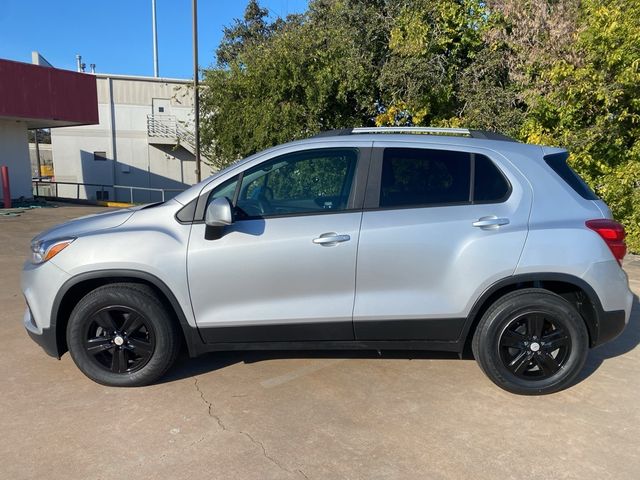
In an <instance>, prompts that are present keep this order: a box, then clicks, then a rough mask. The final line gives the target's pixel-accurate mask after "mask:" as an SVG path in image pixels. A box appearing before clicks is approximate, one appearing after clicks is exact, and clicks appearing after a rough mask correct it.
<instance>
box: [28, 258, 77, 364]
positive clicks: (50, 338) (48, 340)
mask: <svg viewBox="0 0 640 480" xmlns="http://www.w3.org/2000/svg"><path fill="white" fill-rule="evenodd" d="M69 278H70V276H69V274H67V273H66V272H64V271H63V270H61V269H60V268H58V267H57V266H56V265H55V264H54V263H53V262H52V261H51V260H50V261H48V262H45V263H43V264H40V265H33V264H32V263H31V262H29V261H27V262H25V264H24V267H23V269H22V293H23V294H24V298H25V300H26V302H27V309H26V311H25V313H24V317H23V323H24V327H25V328H26V330H27V332H28V333H29V336H30V337H31V338H32V339H33V340H34V341H35V342H36V343H37V344H38V345H40V346H41V347H42V348H43V349H44V351H45V352H47V353H48V354H49V355H51V356H52V357H56V358H60V355H61V352H60V351H59V348H58V341H57V340H58V339H57V332H56V327H55V324H53V323H54V322H55V321H53V322H52V318H51V312H52V310H53V304H54V301H55V298H56V294H57V293H58V291H59V290H60V288H61V287H62V285H63V284H64V282H66V281H67V280H68V279H69ZM63 335H64V333H63Z"/></svg>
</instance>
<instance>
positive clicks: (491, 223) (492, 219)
mask: <svg viewBox="0 0 640 480" xmlns="http://www.w3.org/2000/svg"><path fill="white" fill-rule="evenodd" d="M508 223H509V219H508V218H498V217H496V216H495V215H489V216H488V217H480V218H479V219H478V220H476V221H475V222H473V223H472V225H473V226H474V227H480V228H482V229H484V230H494V229H496V228H498V227H500V226H501V225H507V224H508Z"/></svg>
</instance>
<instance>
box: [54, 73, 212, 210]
mask: <svg viewBox="0 0 640 480" xmlns="http://www.w3.org/2000/svg"><path fill="white" fill-rule="evenodd" d="M96 77H97V90H98V112H99V119H100V123H99V124H98V125H88V126H81V127H65V128H56V129H52V131H51V144H52V148H53V159H54V160H53V161H54V170H55V179H56V180H57V181H61V182H74V183H76V182H77V183H88V184H100V185H121V186H123V187H126V186H135V187H148V188H159V189H173V190H185V189H186V188H188V187H190V186H191V185H193V184H194V183H196V174H195V170H196V165H195V158H194V156H193V154H192V153H191V152H190V151H189V150H187V149H186V148H184V147H182V146H178V147H176V146H175V145H173V144H170V143H166V144H158V143H156V142H154V141H153V140H152V139H151V140H150V138H149V137H148V135H147V117H148V115H151V114H153V113H154V102H155V105H156V111H155V113H156V114H160V115H169V116H172V117H175V119H176V121H177V122H179V123H180V124H181V125H183V126H184V127H185V128H187V129H190V130H191V131H192V130H193V104H192V95H191V89H190V85H189V81H187V80H168V79H157V78H153V77H121V76H108V75H96ZM158 105H162V106H163V110H164V111H163V112H161V113H160V112H158ZM210 174H211V170H210V169H209V168H208V167H207V166H206V164H205V163H204V162H203V164H202V178H206V177H207V176H209V175H210ZM102 190H106V191H107V192H108V194H107V195H108V196H109V197H108V198H109V199H110V200H120V201H131V192H130V191H129V189H126V188H117V189H115V190H114V189H105V188H104V187H97V186H86V187H83V188H81V197H83V198H88V199H96V198H97V197H102V194H101V193H98V192H101V191H102ZM75 192H76V187H72V186H68V187H64V186H60V187H59V194H60V195H63V194H66V195H73V196H75ZM175 194H177V191H175V192H169V191H168V192H166V196H167V198H170V197H172V196H174V195H175ZM160 199H161V194H160V193H158V192H135V193H134V198H133V201H134V202H149V201H158V200H160Z"/></svg>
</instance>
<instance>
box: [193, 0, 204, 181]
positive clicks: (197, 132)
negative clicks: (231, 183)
mask: <svg viewBox="0 0 640 480" xmlns="http://www.w3.org/2000/svg"><path fill="white" fill-rule="evenodd" d="M192 4H193V110H194V124H195V143H196V144H195V157H196V181H197V182H198V183H200V180H202V173H201V172H200V93H199V91H198V75H199V71H198V70H199V69H198V0H192Z"/></svg>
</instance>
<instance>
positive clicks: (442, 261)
mask: <svg viewBox="0 0 640 480" xmlns="http://www.w3.org/2000/svg"><path fill="white" fill-rule="evenodd" d="M417 133H420V134H417ZM567 156H568V154H567V152H566V151H565V150H562V149H558V148H550V147H544V146H537V145H527V144H522V143H518V142H515V141H510V139H508V138H506V137H503V136H501V135H498V134H490V133H487V132H481V131H474V130H465V129H434V128H422V129H421V128H411V129H403V128H391V129H380V128H355V129H350V130H343V131H335V132H328V133H325V134H321V135H319V136H316V137H313V138H309V139H306V140H303V141H297V142H293V143H288V144H285V145H280V146H278V147H275V148H271V149H269V150H266V151H264V152H261V153H258V154H256V155H253V156H251V157H249V158H246V159H244V160H242V161H239V162H237V163H236V164H234V165H232V166H230V167H229V168H227V169H225V170H223V171H220V172H218V173H217V174H215V175H214V176H212V177H210V178H208V179H207V180H205V181H203V182H202V183H200V184H198V185H195V186H194V187H192V188H190V189H189V190H187V191H185V192H183V193H181V194H180V195H178V196H177V197H176V198H174V199H173V200H170V201H167V202H165V203H160V204H152V205H146V206H142V207H136V208H130V209H126V210H119V211H112V212H108V213H104V214H101V215H94V216H90V217H85V218H81V219H77V220H73V221H71V222H69V223H66V224H63V225H60V226H58V227H55V228H53V229H51V230H49V231H47V232H45V233H43V234H41V235H39V236H38V237H36V238H35V239H34V240H33V243H32V246H31V248H32V252H33V254H32V259H31V260H30V261H28V262H27V263H26V264H25V266H24V272H23V291H24V296H25V298H26V301H27V304H28V308H27V310H26V312H25V315H24V324H25V327H26V329H27V331H28V332H29V334H30V335H31V336H32V338H33V339H35V340H36V341H37V342H38V343H39V344H40V345H41V346H42V347H43V348H44V350H45V351H46V352H47V353H49V354H50V355H52V356H54V357H60V356H61V355H62V354H63V353H64V352H65V351H67V350H69V351H70V353H71V356H72V358H73V360H74V362H75V363H76V365H77V366H78V368H80V370H82V372H84V373H85V374H86V375H87V376H88V377H90V378H91V379H93V380H95V381H96V382H99V383H102V384H105V385H114V386H137V385H143V384H148V383H150V382H153V381H155V380H157V379H158V378H159V377H160V376H162V375H163V374H164V373H165V372H166V371H167V369H168V368H169V367H170V366H171V365H172V364H173V362H174V360H175V358H176V356H177V354H178V351H179V349H180V346H181V344H182V343H185V344H186V347H187V349H188V351H189V353H190V355H191V356H196V355H199V354H201V353H204V352H210V351H221V350H241V349H264V350H267V349H274V350H275V349H278V350H280V349H375V350H381V349H415V350H418V349H419V350H444V351H450V352H458V353H460V354H462V353H463V352H465V351H468V350H471V351H472V352H473V354H474V356H475V358H476V359H477V361H478V363H479V364H480V367H481V368H482V370H483V371H484V372H485V373H486V374H487V376H488V377H489V378H490V379H491V380H492V381H493V382H495V383H496V384H497V385H499V386H500V387H502V388H504V389H506V390H508V391H511V392H515V393H520V394H542V393H549V392H554V391H557V390H560V389H562V388H565V387H567V386H568V385H570V384H571V383H572V382H574V381H575V379H576V376H577V375H578V374H579V372H580V370H581V369H582V368H583V365H584V362H585V359H586V357H587V353H588V350H589V348H590V347H595V346H597V345H600V344H602V343H603V342H606V341H608V340H611V339H612V338H614V337H616V336H617V335H618V334H619V333H620V332H622V330H623V329H624V327H625V325H626V323H627V322H628V319H629V314H630V310H631V305H632V301H633V296H632V294H631V292H630V291H629V288H628V281H627V277H626V275H625V273H624V271H623V270H622V268H621V267H620V264H621V261H622V258H623V257H624V255H625V250H626V247H625V243H624V235H625V234H624V229H623V228H622V226H621V225H620V224H618V223H617V222H615V221H614V220H612V216H611V212H610V211H609V209H608V208H607V206H606V205H605V204H604V202H602V201H601V200H600V199H599V198H598V197H596V195H595V194H594V193H593V192H592V191H591V190H590V189H589V187H588V186H587V185H586V184H585V183H584V182H583V181H582V180H581V179H580V177H578V176H577V175H576V174H575V173H574V172H573V171H572V170H571V169H570V168H569V166H568V165H567V163H566V160H567Z"/></svg>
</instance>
